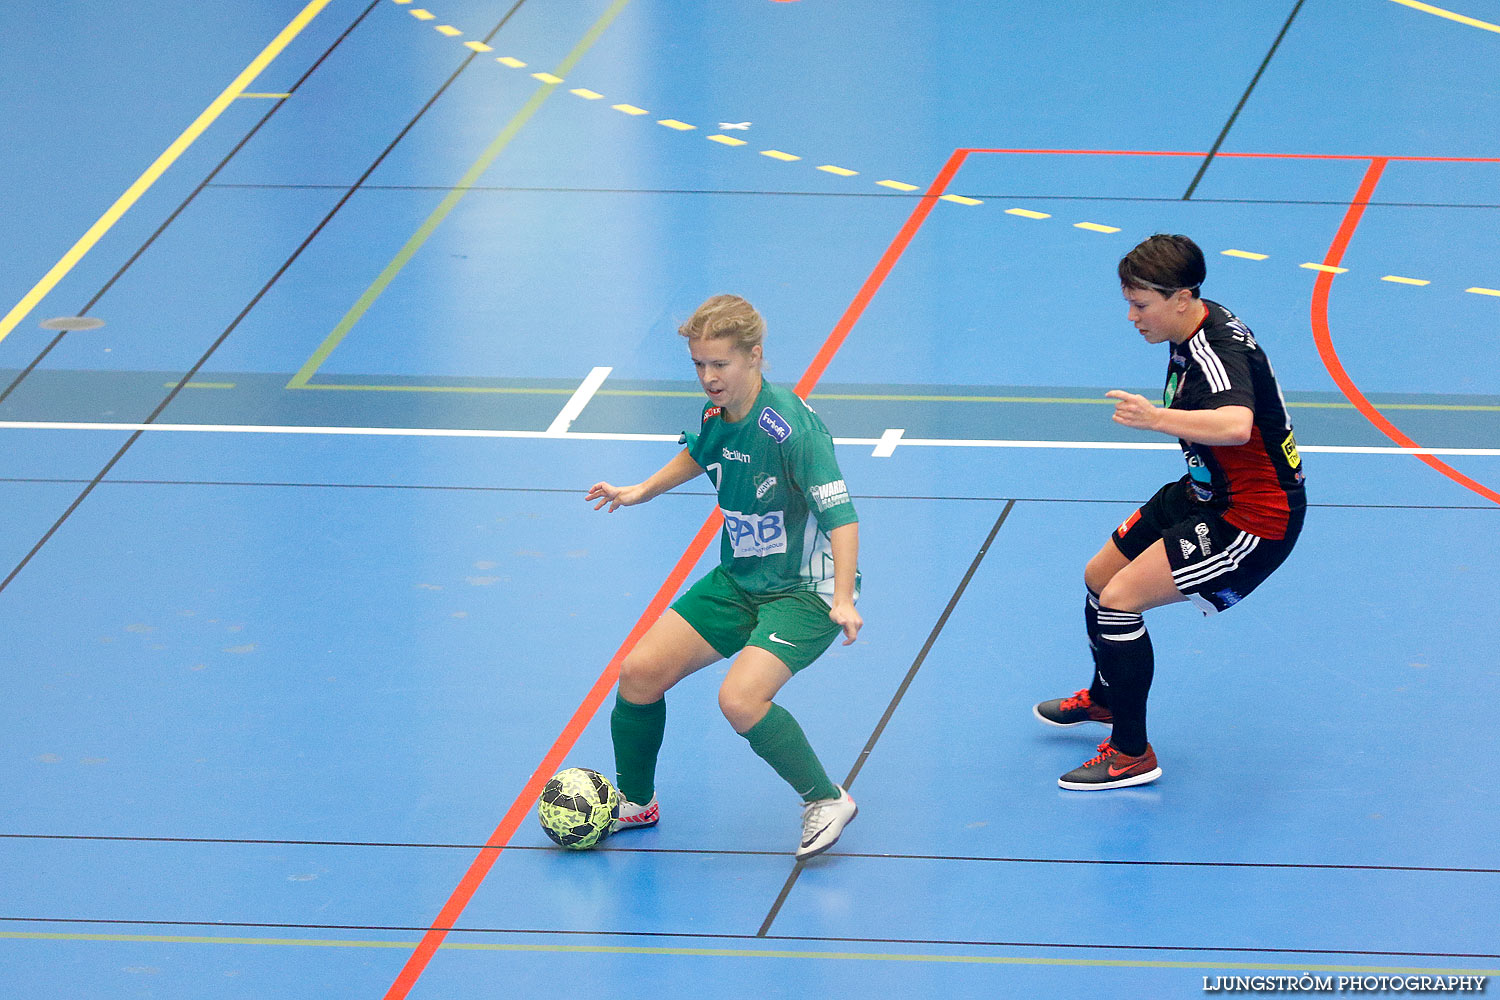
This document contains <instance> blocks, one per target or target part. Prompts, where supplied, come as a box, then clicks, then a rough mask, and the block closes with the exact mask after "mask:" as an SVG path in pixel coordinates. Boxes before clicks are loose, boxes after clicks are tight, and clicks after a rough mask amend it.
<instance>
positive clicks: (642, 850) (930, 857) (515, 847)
mask: <svg viewBox="0 0 1500 1000" xmlns="http://www.w3.org/2000/svg"><path fill="white" fill-rule="evenodd" d="M0 840H49V841H65V842H67V841H72V842H78V841H82V842H86V843H126V844H211V845H223V846H230V847H374V848H402V849H412V850H442V851H477V850H483V849H484V847H485V845H484V844H446V843H421V842H415V843H413V842H404V841H378V840H278V839H275V838H253V837H128V836H107V835H102V834H58V833H0ZM505 849H506V850H507V851H556V850H557V848H556V847H555V846H553V845H551V844H512V845H510V846H508V847H506V848H505ZM596 851H597V852H599V853H608V852H613V853H615V854H660V855H683V856H685V857H727V858H738V857H746V858H784V857H786V852H785V851H747V850H723V849H711V848H691V847H614V846H609V845H608V844H607V843H606V846H601V847H598V848H596ZM838 856H839V857H841V858H857V859H860V860H865V861H960V862H965V863H968V862H974V863H987V864H1018V865H1099V866H1105V867H1109V866H1113V867H1123V868H1257V869H1266V870H1271V871H1280V870H1290V871H1361V872H1364V871H1368V872H1431V873H1435V874H1454V875H1500V868H1456V867H1444V866H1441V865H1339V864H1323V863H1319V862H1298V861H1144V860H1132V859H1128V858H1123V859H1122V858H1115V859H1110V858H1104V859H1101V858H1010V857H996V856H991V855H983V854H973V855H966V854H869V853H859V852H844V851H840V852H839V855H838Z"/></svg>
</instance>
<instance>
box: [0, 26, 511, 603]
mask: <svg viewBox="0 0 1500 1000" xmlns="http://www.w3.org/2000/svg"><path fill="white" fill-rule="evenodd" d="M525 2H526V0H516V3H515V6H513V7H511V9H510V10H509V11H507V12H506V13H505V16H504V17H502V18H501V19H500V23H499V24H497V25H495V27H494V28H493V29H492V30H491V31H490V33H489V34H488V35H485V36H484V41H485V43H486V44H487V43H489V42H490V41H492V40H493V39H494V37H495V35H497V34H498V33H499V32H500V29H501V28H503V27H505V24H506V22H508V21H509V20H510V19H511V16H512V15H513V14H515V12H516V11H517V10H519V9H520V8H521V5H522V4H524V3H525ZM478 55H479V53H477V52H472V51H471V52H470V53H469V54H468V56H466V57H465V58H464V60H463V61H462V62H461V63H459V65H458V68H457V69H455V70H454V71H453V73H452V74H451V75H449V77H448V79H446V80H444V81H443V84H442V86H440V87H438V89H437V92H436V93H434V94H433V95H432V96H431V97H429V98H428V99H427V103H425V104H423V105H422V107H421V108H420V109H419V110H418V111H417V113H416V114H415V115H413V116H412V118H411V120H410V121H408V122H407V123H406V126H405V127H404V128H402V129H401V131H400V132H399V133H397V135H396V138H394V139H392V140H391V141H390V143H389V144H388V145H387V146H386V147H385V149H383V150H381V151H380V154H379V155H378V156H376V157H375V159H374V161H373V162H372V163H371V164H370V166H369V167H368V168H366V170H365V172H364V173H363V174H361V175H360V177H359V180H357V181H355V182H354V183H353V184H352V185H350V186H349V188H348V190H346V191H345V192H344V195H343V197H341V198H339V200H338V203H337V204H335V205H334V206H333V208H331V209H329V210H328V214H326V215H324V216H323V218H322V219H321V220H320V221H319V222H318V224H317V225H316V226H314V227H313V229H312V232H310V233H308V234H307V237H306V239H304V240H303V241H302V242H301V243H299V244H298V245H297V249H295V250H293V251H292V253H291V255H290V256H289V257H287V259H286V260H285V261H283V262H282V264H281V266H280V267H278V268H277V269H276V273H275V274H273V275H271V277H270V279H269V280H268V281H267V282H266V283H265V284H264V285H262V286H261V288H260V291H258V292H256V293H255V295H254V296H253V297H252V298H251V299H250V301H249V302H248V303H247V304H246V305H245V308H243V309H241V310H240V312H239V315H237V316H235V318H234V319H233V320H231V321H230V323H229V325H228V326H226V327H225V328H224V332H223V333H221V334H219V336H218V337H217V338H215V340H214V342H213V343H212V344H210V345H209V347H208V350H206V351H204V352H203V355H202V356H201V357H199V358H198V360H197V361H195V362H194V363H193V366H192V367H191V368H189V369H188V370H187V372H186V373H185V374H184V375H183V376H182V377H181V378H179V379H178V380H177V382H176V384H175V385H174V386H173V387H172V389H171V390H169V391H168V392H167V395H166V397H165V398H164V399H163V400H162V401H161V402H160V403H159V404H157V406H156V409H154V410H152V411H151V413H150V415H149V416H147V417H146V419H145V420H143V421H141V423H144V424H150V423H155V422H156V418H157V417H159V416H161V414H162V413H163V412H164V411H165V410H166V409H167V407H168V406H170V405H171V404H172V400H174V399H176V398H177V395H178V393H180V392H182V390H183V389H184V388H185V387H186V386H187V384H188V383H189V382H191V381H192V380H193V376H195V375H197V374H198V372H199V371H200V370H201V369H202V368H203V366H204V365H205V364H207V363H208V359H209V358H211V357H213V355H214V352H215V351H217V350H218V349H219V348H220V347H221V346H222V345H223V344H224V341H226V340H228V339H229V335H230V334H231V333H233V332H234V331H235V329H236V328H238V327H239V325H240V323H242V322H243V321H244V319H245V317H246V316H248V315H250V311H251V310H252V309H254V308H255V307H256V306H257V305H258V304H259V303H260V300H261V299H262V298H264V297H265V295H266V293H267V292H269V291H270V290H271V288H272V287H273V286H274V285H275V284H276V282H278V281H280V280H281V276H282V275H283V274H285V273H286V272H287V271H288V270H290V269H291V266H292V264H293V263H295V262H296V261H297V259H298V258H299V257H301V256H302V252H303V251H304V250H306V249H307V248H308V247H309V246H310V245H311V244H312V241H313V240H315V239H317V237H318V234H319V233H321V232H322V231H323V229H324V227H325V226H327V225H328V223H329V222H331V221H333V217H334V216H336V215H337V214H338V213H339V212H340V210H342V209H343V207H344V206H345V205H346V204H348V202H349V199H350V198H352V197H354V193H355V192H356V191H358V190H359V189H360V187H361V186H362V185H363V184H364V182H365V180H366V179H368V178H369V176H370V175H371V174H373V173H374V172H375V170H376V168H378V167H379V166H380V164H381V163H383V162H385V158H386V157H387V156H389V155H390V154H391V151H392V150H394V149H395V148H396V146H397V145H398V144H399V143H400V142H401V140H402V139H404V138H406V135H407V133H409V132H410V131H411V130H412V129H413V128H415V127H416V124H417V122H418V121H420V120H421V119H422V116H424V115H425V114H427V112H428V111H429V110H430V109H431V108H432V106H433V105H434V104H436V103H437V101H438V98H440V97H442V96H443V94H444V93H445V92H447V90H448V88H449V87H450V86H452V85H453V82H454V81H455V80H457V79H458V77H459V75H460V74H461V73H463V71H464V70H466V69H468V68H469V66H470V64H471V63H473V61H474V60H475V59H476V58H478ZM144 433H145V431H144V430H137V431H135V432H134V433H132V434H131V435H130V437H129V438H128V439H127V440H126V441H125V443H124V444H122V445H121V446H120V448H119V450H118V451H116V452H115V453H114V455H113V456H112V457H111V458H110V459H109V461H108V462H106V463H104V468H102V469H100V470H99V473H98V474H97V475H96V476H94V478H93V480H92V481H90V482H89V484H88V485H87V486H85V487H84V488H83V491H82V492H81V493H79V494H78V496H77V498H76V499H74V501H73V502H72V503H71V504H69V505H68V509H67V510H65V511H63V513H62V516H61V517H59V518H58V519H57V520H56V521H54V522H53V523H52V527H50V528H48V529H47V531H46V532H45V533H44V534H43V535H42V537H41V538H40V539H39V540H38V541H37V543H36V544H35V545H33V546H32V547H31V550H30V551H29V552H27V553H26V555H24V556H23V557H22V558H21V561H20V562H18V563H17V564H16V566H15V568H14V569H12V570H11V571H10V573H9V574H7V575H6V577H5V579H4V580H0V592H3V591H4V590H5V588H6V587H9V586H10V583H11V581H12V580H14V579H15V578H16V576H17V575H19V574H20V572H21V570H23V569H25V568H26V566H27V564H28V563H30V562H31V560H32V559H33V558H35V557H36V554H37V553H38V552H40V551H41V550H42V546H44V545H46V544H47V542H48V541H50V540H51V538H52V536H53V535H55V534H57V532H58V529H60V528H61V527H62V526H63V525H64V524H65V523H67V520H68V518H70V517H72V516H73V512H74V511H75V510H77V509H78V507H79V505H81V504H82V503H83V501H84V500H86V499H87V498H88V495H89V494H90V493H92V492H93V491H94V488H95V487H96V486H98V485H99V483H100V482H102V481H103V480H104V477H105V476H107V475H109V472H110V470H111V469H113V468H114V467H115V465H116V464H118V463H119V461H120V459H122V458H124V457H125V455H126V453H127V452H129V451H130V449H131V448H132V447H133V446H134V445H135V443H136V442H137V441H139V440H140V438H141V435H142V434H144Z"/></svg>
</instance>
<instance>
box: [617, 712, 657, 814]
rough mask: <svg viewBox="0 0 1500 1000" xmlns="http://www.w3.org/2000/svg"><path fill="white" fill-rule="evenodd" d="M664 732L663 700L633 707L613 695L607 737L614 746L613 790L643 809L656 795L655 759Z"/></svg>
mask: <svg viewBox="0 0 1500 1000" xmlns="http://www.w3.org/2000/svg"><path fill="white" fill-rule="evenodd" d="M666 730H667V699H665V698H662V699H660V700H658V701H655V702H652V703H651V704H649V705H637V704H635V703H634V702H630V701H626V700H625V699H624V698H622V697H620V694H619V692H616V693H615V707H614V711H612V712H610V713H609V735H610V737H611V738H612V739H613V740H614V744H615V787H616V788H618V789H619V790H620V794H621V795H623V796H625V798H626V800H627V801H630V802H634V803H635V804H636V805H639V806H643V805H645V804H646V803H648V802H650V801H651V796H653V795H655V794H656V755H657V754H658V753H659V752H660V751H661V738H662V734H663V733H665V732H666Z"/></svg>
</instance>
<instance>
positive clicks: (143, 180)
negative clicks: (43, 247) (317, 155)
mask: <svg viewBox="0 0 1500 1000" xmlns="http://www.w3.org/2000/svg"><path fill="white" fill-rule="evenodd" d="M329 2H330V0H311V2H310V3H308V5H307V6H306V7H304V8H302V12H301V13H300V14H298V15H297V16H296V17H294V18H292V20H291V22H290V23H288V24H287V26H286V27H285V28H282V29H281V34H279V35H277V36H276V37H275V38H273V39H271V44H269V45H267V46H266V47H265V48H264V49H262V50H261V52H260V55H258V56H256V57H255V58H254V59H252V60H251V61H250V65H248V66H246V67H245V68H244V70H242V71H241V72H240V75H239V76H237V77H235V78H234V80H233V82H231V83H230V84H229V86H228V87H225V88H224V92H223V93H221V94H220V95H219V96H218V97H216V98H214V100H213V103H212V104H210V105H209V106H208V107H206V108H204V109H203V113H202V114H200V115H199V116H198V117H197V118H196V119H195V120H194V121H193V123H192V124H191V125H189V126H188V127H187V130H186V131H185V132H183V133H182V134H181V135H179V136H178V137H177V138H176V140H174V141H173V143H172V145H170V146H168V147H167V148H166V151H165V152H163V153H162V154H161V155H160V156H158V157H157V158H156V162H155V163H153V164H151V166H149V167H147V168H146V172H145V173H143V174H141V176H139V177H137V178H136V181H135V183H134V184H132V185H130V187H128V188H126V189H125V193H124V194H122V195H120V197H119V198H117V199H116V200H115V203H114V204H113V205H111V206H109V209H108V211H106V212H105V213H104V214H103V215H101V216H100V217H99V221H98V222H95V223H94V224H93V225H92V226H90V227H89V230H88V232H86V233H84V234H83V236H82V237H81V238H80V239H79V240H78V242H77V243H74V244H73V247H72V249H70V250H69V251H68V252H67V253H65V254H63V255H62V259H61V260H59V261H58V262H57V263H56V264H53V265H52V270H50V271H48V272H47V273H46V274H45V275H43V276H42V280H41V281H38V282H37V283H36V284H35V285H34V286H33V287H32V289H31V291H29V292H27V293H26V294H25V295H24V296H22V297H21V301H20V302H17V303H16V304H15V306H14V307H13V308H12V309H11V311H10V312H8V313H6V314H5V318H4V319H0V340H4V339H5V338H6V337H8V336H10V332H11V331H12V330H14V329H15V328H16V327H17V326H19V325H20V323H21V320H23V319H25V318H26V314H27V313H29V312H31V310H33V309H35V308H36V306H37V303H39V302H41V301H42V299H44V298H46V297H47V294H48V293H49V292H51V291H52V289H54V288H56V287H57V283H58V282H59V281H61V280H62V279H63V278H64V277H66V276H67V274H68V272H69V271H71V270H73V268H74V267H75V266H76V265H77V264H78V262H79V261H80V260H82V259H83V257H84V255H85V254H87V253H88V252H89V251H90V250H92V249H93V248H94V245H95V244H96V243H98V242H99V240H100V239H102V238H103V236H104V234H105V233H107V232H109V231H110V229H111V228H112V227H113V226H114V224H115V223H116V222H119V221H120V217H121V216H123V215H124V214H125V213H126V212H128V211H130V209H131V206H133V205H134V204H135V203H136V202H137V201H139V200H140V198H141V195H143V194H145V193H146V191H147V190H149V189H150V187H151V185H153V184H155V183H156V181H157V179H158V178H160V177H161V175H162V174H164V173H166V172H167V168H168V167H170V166H171V165H172V164H174V163H176V162H177V158H178V157H180V156H181V155H182V154H183V153H184V152H185V151H186V150H187V148H188V147H189V146H191V145H192V144H193V143H194V142H196V141H197V139H198V137H199V136H200V135H202V134H203V133H204V132H205V131H206V130H207V129H208V127H209V126H210V125H212V124H213V123H214V121H215V120H217V119H218V117H219V116H220V115H221V114H223V113H224V109H225V108H227V107H229V105H231V104H233V103H234V101H235V100H236V99H237V98H238V97H239V96H240V94H242V93H243V92H244V90H245V88H246V87H248V86H249V85H250V81H251V80H254V79H255V78H256V77H257V76H259V75H260V74H261V73H262V72H264V71H265V68H266V67H267V66H269V65H271V63H272V61H273V60H275V58H276V57H277V56H279V55H280V54H281V50H282V49H284V48H286V47H287V46H288V45H289V44H291V41H292V39H294V38H296V37H297V35H298V34H300V33H301V31H302V29H303V28H305V27H307V25H308V24H309V23H310V22H311V21H312V19H313V18H315V17H317V16H318V14H319V13H320V12H321V11H322V10H323V8H324V7H327V6H328V4H329Z"/></svg>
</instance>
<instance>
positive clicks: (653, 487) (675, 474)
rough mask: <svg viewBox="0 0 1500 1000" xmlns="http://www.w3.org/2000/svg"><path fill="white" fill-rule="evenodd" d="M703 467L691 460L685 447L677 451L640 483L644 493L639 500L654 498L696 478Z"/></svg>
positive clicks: (691, 457)
mask: <svg viewBox="0 0 1500 1000" xmlns="http://www.w3.org/2000/svg"><path fill="white" fill-rule="evenodd" d="M702 471H703V467H702V466H700V465H699V464H698V463H697V462H695V461H693V456H692V455H690V454H688V450H687V449H686V448H684V449H682V450H681V451H679V452H678V453H677V455H676V457H674V458H673V459H672V460H671V461H670V462H668V463H667V464H666V465H664V466H662V467H661V468H660V469H658V470H657V471H656V472H655V473H654V474H653V475H652V476H651V478H649V479H647V480H646V481H645V482H643V483H641V489H642V490H643V491H644V495H643V496H642V497H641V502H642V503H644V502H645V501H647V500H652V499H655V498H656V497H659V496H661V495H662V494H663V493H666V492H667V491H669V490H674V489H676V488H677V487H679V486H681V485H682V484H683V483H686V482H688V481H690V480H692V479H696V478H697V477H698V474H699V473H701V472H702Z"/></svg>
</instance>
